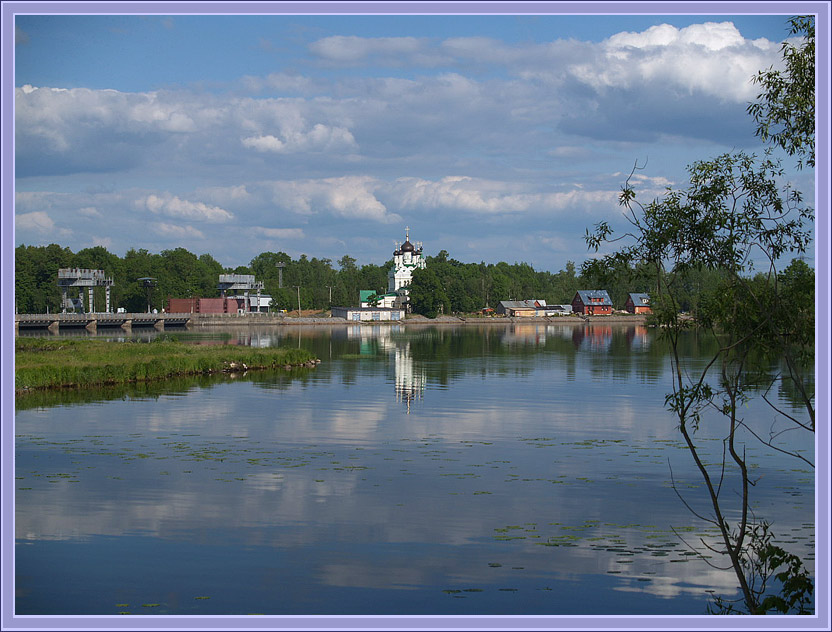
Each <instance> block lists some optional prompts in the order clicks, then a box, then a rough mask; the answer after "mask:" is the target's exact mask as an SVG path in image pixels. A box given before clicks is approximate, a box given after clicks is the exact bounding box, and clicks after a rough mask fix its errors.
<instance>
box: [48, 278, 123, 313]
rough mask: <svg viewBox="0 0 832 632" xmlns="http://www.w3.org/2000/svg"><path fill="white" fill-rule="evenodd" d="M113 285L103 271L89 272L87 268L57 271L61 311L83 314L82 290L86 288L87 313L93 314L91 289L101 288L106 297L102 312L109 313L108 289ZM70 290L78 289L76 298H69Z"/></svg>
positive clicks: (111, 280)
mask: <svg viewBox="0 0 832 632" xmlns="http://www.w3.org/2000/svg"><path fill="white" fill-rule="evenodd" d="M112 285H113V279H112V278H110V277H108V276H107V275H106V273H105V272H104V270H91V269H89V268H60V269H59V270H58V287H59V288H61V311H62V312H63V313H66V311H67V309H70V310H71V311H73V312H76V311H78V310H79V309H80V310H81V312H82V313H83V312H85V309H84V289H83V288H87V294H88V296H89V311H90V313H94V312H95V300H94V297H93V289H94V288H96V287H103V288H104V292H105V296H106V307H105V310H104V312H105V313H108V314H109V313H110V287H111V286H112ZM70 288H78V298H77V299H75V298H70V297H69V296H68V291H69V289H70Z"/></svg>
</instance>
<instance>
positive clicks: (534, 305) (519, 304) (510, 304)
mask: <svg viewBox="0 0 832 632" xmlns="http://www.w3.org/2000/svg"><path fill="white" fill-rule="evenodd" d="M557 307H560V306H556V305H546V301H545V300H542V299H540V300H537V299H529V300H525V301H500V303H499V305H497V313H498V314H504V315H506V316H517V317H524V316H525V317H530V316H554V314H555V312H556V311H557V310H556V308H557Z"/></svg>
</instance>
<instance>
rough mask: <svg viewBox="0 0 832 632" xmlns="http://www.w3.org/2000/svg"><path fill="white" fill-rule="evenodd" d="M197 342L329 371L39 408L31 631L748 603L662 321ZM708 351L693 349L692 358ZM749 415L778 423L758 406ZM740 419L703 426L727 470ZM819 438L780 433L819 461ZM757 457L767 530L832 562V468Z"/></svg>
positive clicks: (194, 339) (19, 458) (23, 435)
mask: <svg viewBox="0 0 832 632" xmlns="http://www.w3.org/2000/svg"><path fill="white" fill-rule="evenodd" d="M110 335H112V334H110ZM136 335H137V336H139V337H141V336H142V334H136ZM155 335H158V334H155V333H154V334H146V335H145V336H146V337H152V336H155ZM168 335H171V334H170V332H169V333H168ZM173 335H176V334H173ZM181 338H182V339H183V340H184V341H187V342H190V343H193V344H250V345H259V346H272V345H275V346H276V345H290V346H302V347H306V348H308V349H310V350H312V351H313V352H314V353H315V354H316V355H317V356H318V357H320V358H321V360H322V363H321V364H320V365H319V366H318V367H317V368H315V369H296V370H292V371H286V372H283V371H281V372H268V373H249V374H245V375H239V376H236V377H229V376H222V377H218V378H210V379H209V378H193V379H183V380H176V381H173V382H166V383H164V384H153V385H144V386H133V387H124V388H111V389H98V390H94V391H73V392H60V393H50V394H44V395H39V396H33V397H32V398H29V399H26V400H19V401H18V407H17V408H18V409H17V412H16V417H15V436H16V445H15V448H16V450H15V452H16V463H15V474H16V481H15V488H16V492H15V493H16V496H15V536H16V546H15V558H16V559H15V577H16V600H15V601H16V613H17V614H18V615H20V614H37V615H89V614H95V615H118V614H125V613H129V614H131V615H142V614H144V615H165V614H171V615H217V614H222V615H248V614H263V615H532V614H536V615H703V614H705V613H706V610H707V605H708V603H709V600H710V599H711V597H712V595H721V596H727V597H729V598H731V597H736V596H737V591H736V582H735V580H734V578H733V575H732V573H731V572H730V571H721V570H717V569H715V568H713V567H712V566H710V565H709V564H708V563H707V562H706V561H705V560H702V559H700V558H699V557H698V556H697V555H696V554H695V553H694V552H693V550H692V548H691V545H697V544H698V543H699V539H700V538H706V539H709V538H712V536H713V535H714V531H713V529H712V528H711V527H710V526H709V525H708V524H707V523H706V522H704V521H703V520H702V519H700V517H698V516H697V515H695V512H698V513H700V514H702V515H707V514H708V513H709V506H708V504H707V499H706V496H705V491H704V488H703V486H702V483H701V480H700V478H699V475H698V473H697V472H696V471H695V469H694V467H693V461H692V458H691V455H690V454H689V453H688V451H687V449H686V448H685V446H684V444H683V443H682V441H681V437H680V436H679V433H678V430H677V427H676V425H677V424H676V422H675V421H674V419H673V417H672V416H671V415H670V414H669V413H668V412H667V411H666V410H665V409H664V395H665V393H667V392H669V391H670V389H671V383H670V373H669V369H670V361H669V356H668V350H667V348H666V346H665V344H664V342H663V341H662V340H659V339H658V337H657V333H656V331H655V330H651V329H647V328H645V327H643V326H639V325H632V324H630V325H616V326H612V325H603V324H592V325H583V324H568V325H558V324H528V325H523V324H511V325H482V326H473V325H465V326H424V325H423V326H404V325H375V326H371V325H344V326H336V327H312V326H309V327H289V326H281V327H271V328H260V329H244V330H232V331H228V330H219V329H217V330H213V331H210V332H200V333H193V334H188V333H186V334H181ZM708 351H709V348H708V346H707V344H706V343H704V342H703V341H700V340H698V339H697V338H696V337H695V336H693V335H691V336H690V337H689V339H687V340H686V341H685V345H684V353H685V354H686V356H685V359H686V361H687V362H690V363H692V365H697V363H701V362H703V361H704V360H705V358H706V357H707V352H708ZM35 397H36V399H35ZM775 400H776V402H777V403H778V404H779V405H780V406H781V407H783V408H785V409H786V410H789V411H792V412H793V413H794V414H800V413H799V408H798V407H797V406H796V404H795V402H793V401H791V398H790V396H789V394H788V393H785V392H780V393H778V394H777V396H776V397H775ZM745 416H746V418H747V419H749V420H752V419H754V420H759V422H760V423H761V424H762V425H763V426H764V427H765V429H766V430H768V428H769V426H771V424H772V422H773V420H774V417H775V415H774V413H773V412H771V409H769V408H768V407H767V406H766V405H765V404H764V403H762V402H761V401H759V398H756V399H754V400H752V401H751V402H749V405H748V408H747V410H746V411H745ZM723 428H724V423H722V422H721V421H720V420H719V418H717V417H716V416H710V417H708V416H706V417H705V418H704V419H703V423H702V426H701V427H700V430H699V432H698V433H697V437H698V438H699V439H700V440H701V442H702V445H703V450H704V451H705V454H706V457H707V458H708V459H709V460H710V461H711V462H715V461H716V460H718V459H719V458H721V455H722V441H721V438H722V436H723V434H724V430H723ZM806 434H807V433H803V434H800V433H787V434H786V435H784V436H783V438H782V440H783V441H786V442H787V443H785V444H784V445H786V446H787V447H789V448H790V449H794V450H801V451H803V452H804V453H805V454H807V455H809V456H812V455H813V450H814V446H813V437H811V436H806ZM742 443H743V445H744V446H745V448H746V449H747V451H748V454H749V461H750V462H751V463H752V464H753V467H754V468H756V469H757V470H758V471H759V473H760V476H759V480H758V481H757V484H756V485H755V487H754V489H753V492H752V494H753V495H752V500H753V508H754V511H755V513H756V515H757V516H759V517H760V518H764V519H766V520H768V521H770V522H771V523H772V529H773V531H774V532H775V533H776V534H777V537H778V541H780V542H781V543H784V544H783V546H784V547H786V548H787V549H788V550H790V551H792V552H794V553H797V554H799V555H801V557H803V558H804V559H805V560H806V561H807V563H808V564H809V565H810V567H813V559H814V535H813V534H814V524H815V519H814V472H813V470H812V468H811V467H809V466H807V465H806V464H805V463H802V462H801V461H799V460H797V459H795V458H794V457H788V456H784V455H783V454H781V453H779V452H777V451H775V450H773V449H771V448H767V447H765V446H763V445H762V444H760V443H759V441H757V440H755V439H753V437H751V436H750V435H744V436H743V437H742ZM730 485H731V483H730V480H727V481H726V483H725V489H724V490H723V493H724V494H726V498H728V495H729V494H731V493H733V490H732V489H731V487H730ZM730 517H731V518H734V517H735V515H733V514H732V515H731V516H730ZM700 548H701V547H700ZM713 561H716V560H713ZM719 561H720V562H722V560H719ZM723 565H724V564H723Z"/></svg>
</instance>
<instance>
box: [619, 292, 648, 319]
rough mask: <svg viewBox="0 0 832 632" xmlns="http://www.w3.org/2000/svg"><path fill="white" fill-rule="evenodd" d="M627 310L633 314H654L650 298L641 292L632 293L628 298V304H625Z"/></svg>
mask: <svg viewBox="0 0 832 632" xmlns="http://www.w3.org/2000/svg"><path fill="white" fill-rule="evenodd" d="M624 309H626V310H627V311H628V312H630V313H631V314H652V313H653V310H652V309H650V296H648V295H647V294H644V293H640V292H630V294H629V295H628V296H627V302H626V303H625V304H624Z"/></svg>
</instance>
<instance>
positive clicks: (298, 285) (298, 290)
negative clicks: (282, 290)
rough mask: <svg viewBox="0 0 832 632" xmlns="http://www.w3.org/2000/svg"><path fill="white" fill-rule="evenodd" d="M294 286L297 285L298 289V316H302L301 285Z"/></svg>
mask: <svg viewBox="0 0 832 632" xmlns="http://www.w3.org/2000/svg"><path fill="white" fill-rule="evenodd" d="M292 287H295V288H297V290H298V318H300V286H299V285H294V286H292Z"/></svg>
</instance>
